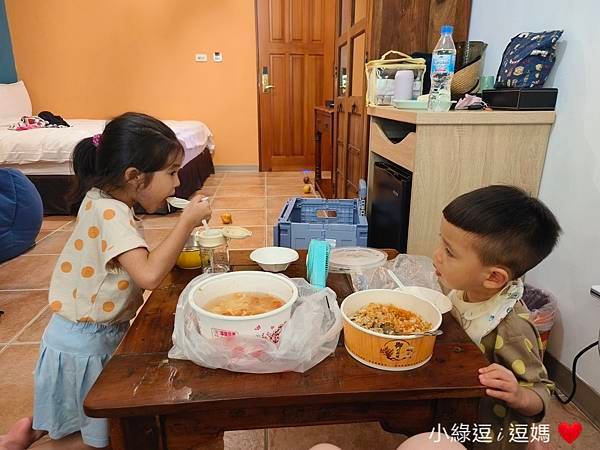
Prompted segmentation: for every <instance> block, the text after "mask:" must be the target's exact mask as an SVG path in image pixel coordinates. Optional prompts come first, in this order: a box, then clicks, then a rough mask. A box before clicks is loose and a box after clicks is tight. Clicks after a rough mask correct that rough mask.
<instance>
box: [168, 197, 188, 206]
mask: <svg viewBox="0 0 600 450" xmlns="http://www.w3.org/2000/svg"><path fill="white" fill-rule="evenodd" d="M167 202H168V203H169V205H171V206H173V207H174V208H179V209H183V208H185V207H186V206H187V205H189V204H190V201H189V200H186V199H184V198H179V197H167Z"/></svg>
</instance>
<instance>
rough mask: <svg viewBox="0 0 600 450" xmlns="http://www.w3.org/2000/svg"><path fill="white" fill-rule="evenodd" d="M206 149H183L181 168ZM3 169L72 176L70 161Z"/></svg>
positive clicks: (21, 165)
mask: <svg viewBox="0 0 600 450" xmlns="http://www.w3.org/2000/svg"><path fill="white" fill-rule="evenodd" d="M204 148H206V147H201V146H197V147H191V148H186V147H184V152H185V153H184V155H183V162H182V164H181V167H184V166H185V165H186V164H187V163H188V162H190V161H191V160H192V159H194V158H195V157H196V156H198V155H199V154H200V153H202V150H204ZM211 153H212V152H211ZM0 165H1V166H2V167H4V168H12V169H18V170H20V171H21V172H23V173H24V174H25V175H73V168H72V166H71V161H69V160H67V161H64V162H53V161H36V162H32V163H27V164H7V163H1V164H0Z"/></svg>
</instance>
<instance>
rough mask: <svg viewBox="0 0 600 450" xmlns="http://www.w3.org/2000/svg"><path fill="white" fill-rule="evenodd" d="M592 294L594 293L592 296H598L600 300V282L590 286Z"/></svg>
mask: <svg viewBox="0 0 600 450" xmlns="http://www.w3.org/2000/svg"><path fill="white" fill-rule="evenodd" d="M590 294H592V297H596V298H597V299H598V300H600V284H597V285H595V286H592V287H591V288H590Z"/></svg>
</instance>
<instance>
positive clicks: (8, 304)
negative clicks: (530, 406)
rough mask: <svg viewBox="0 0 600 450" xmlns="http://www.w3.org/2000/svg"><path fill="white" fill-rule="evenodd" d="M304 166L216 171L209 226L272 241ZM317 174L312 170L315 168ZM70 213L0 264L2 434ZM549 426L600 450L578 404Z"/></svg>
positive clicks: (371, 436)
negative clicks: (224, 225)
mask: <svg viewBox="0 0 600 450" xmlns="http://www.w3.org/2000/svg"><path fill="white" fill-rule="evenodd" d="M303 176H304V175H303V173H302V172H287V173H220V174H216V175H212V176H211V177H210V178H209V179H208V180H207V182H206V183H205V185H204V187H203V188H202V190H201V192H202V193H203V194H205V195H207V196H209V197H211V203H212V207H213V217H212V219H211V221H210V225H211V226H219V225H221V223H220V214H221V213H222V212H226V211H227V212H230V213H231V215H232V217H233V224H234V225H239V226H243V227H246V228H248V229H250V230H251V231H252V232H253V235H252V237H251V238H249V239H246V240H243V241H239V242H236V243H235V244H234V245H233V247H234V248H255V247H261V246H264V245H271V244H272V235H273V224H274V223H275V222H276V221H277V218H278V217H279V213H280V211H281V207H282V206H283V204H284V202H285V200H287V198H289V196H310V197H314V196H315V194H314V193H311V194H308V195H307V194H304V192H303V186H304V183H303V181H302V178H303ZM311 178H312V174H311ZM73 220H74V218H73V217H68V216H64V217H63V216H59V217H46V218H45V219H44V223H43V226H42V230H41V231H40V234H39V236H38V239H37V243H36V245H35V247H33V248H32V249H31V250H29V251H28V252H26V253H25V254H24V255H21V256H19V257H17V258H15V259H13V260H11V261H7V262H5V263H3V264H1V265H0V310H2V311H4V314H3V315H2V316H1V317H0V374H1V375H0V435H1V434H3V433H5V432H6V430H7V429H8V428H9V427H10V425H11V424H12V423H13V422H14V421H15V420H17V419H19V418H21V417H23V416H26V415H30V414H31V411H32V403H33V387H32V385H33V380H32V372H33V368H34V365H35V362H36V359H37V356H38V346H39V342H40V338H41V335H42V333H43V331H44V328H45V326H46V324H47V323H48V320H49V319H50V315H51V314H50V311H49V308H48V303H47V294H48V286H49V282H50V275H51V272H52V269H53V267H54V264H55V262H56V260H57V258H58V254H59V253H60V251H61V249H62V246H63V245H64V243H65V241H66V240H67V239H68V237H69V235H70V233H71V230H72V229H73V224H72V221H73ZM142 220H143V222H144V228H145V229H146V238H147V241H148V243H149V244H150V245H151V246H155V245H157V244H158V243H159V242H160V241H161V240H162V239H163V238H164V237H165V236H166V235H167V234H168V232H169V229H170V228H171V227H172V226H173V225H174V223H175V221H176V220H177V216H176V215H175V214H172V215H167V216H158V215H146V216H144V217H143V218H142ZM576 420H577V421H580V422H581V423H582V424H583V432H582V434H581V436H580V437H579V439H578V440H577V441H576V442H575V443H574V444H573V445H572V446H571V445H569V444H567V443H566V442H564V441H562V440H561V438H560V437H559V436H558V432H557V431H556V430H557V426H558V423H559V422H561V421H566V422H569V423H571V422H573V421H576ZM545 422H546V423H549V424H550V429H551V442H552V447H547V448H555V449H567V448H573V449H586V450H587V449H592V448H599V447H598V442H600V432H599V431H598V429H596V428H595V427H594V426H593V425H592V424H591V423H590V421H589V420H588V419H587V418H586V417H585V416H584V415H583V414H582V413H581V412H580V411H579V410H578V409H577V408H575V407H574V406H571V405H569V406H566V407H565V406H563V405H561V404H560V403H559V402H558V401H557V400H553V401H552V404H551V407H550V411H548V415H547V417H546V419H545ZM403 439H404V437H403V436H401V435H393V434H390V433H386V432H384V431H382V430H381V428H380V427H379V425H378V424H376V423H362V424H346V425H327V426H317V427H298V428H279V429H270V430H252V431H236V432H228V433H226V434H225V448H226V449H236V450H237V449H245V450H254V449H256V450H261V449H276V450H280V449H281V450H295V449H298V450H306V449H308V448H310V447H311V446H312V445H314V444H316V443H318V442H324V441H329V442H331V443H333V444H336V445H338V446H340V447H342V448H343V449H371V448H374V446H373V443H374V442H378V445H377V446H376V447H375V448H377V449H394V448H395V447H396V446H397V445H398V444H399V443H401V442H402V441H403Z"/></svg>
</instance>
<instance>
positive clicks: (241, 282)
mask: <svg viewBox="0 0 600 450" xmlns="http://www.w3.org/2000/svg"><path fill="white" fill-rule="evenodd" d="M297 299H298V288H297V287H296V285H295V284H294V283H293V282H292V281H291V280H290V279H289V278H287V277H285V276H283V275H278V274H274V273H269V272H252V271H242V272H229V273H224V274H221V275H215V276H212V277H209V278H206V279H205V280H203V281H201V282H200V283H198V285H197V286H196V288H195V289H194V290H193V291H192V292H191V293H190V295H189V297H188V302H189V303H190V306H191V307H192V309H193V310H194V312H195V313H196V316H197V317H198V322H199V325H200V334H202V336H204V337H205V338H208V339H213V338H220V337H229V336H257V337H260V338H263V339H267V340H269V341H271V342H273V343H274V344H278V343H279V339H280V336H281V332H282V330H283V327H284V325H285V324H286V323H287V321H288V320H290V317H291V315H292V305H293V304H294V302H295V301H296V300H297Z"/></svg>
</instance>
